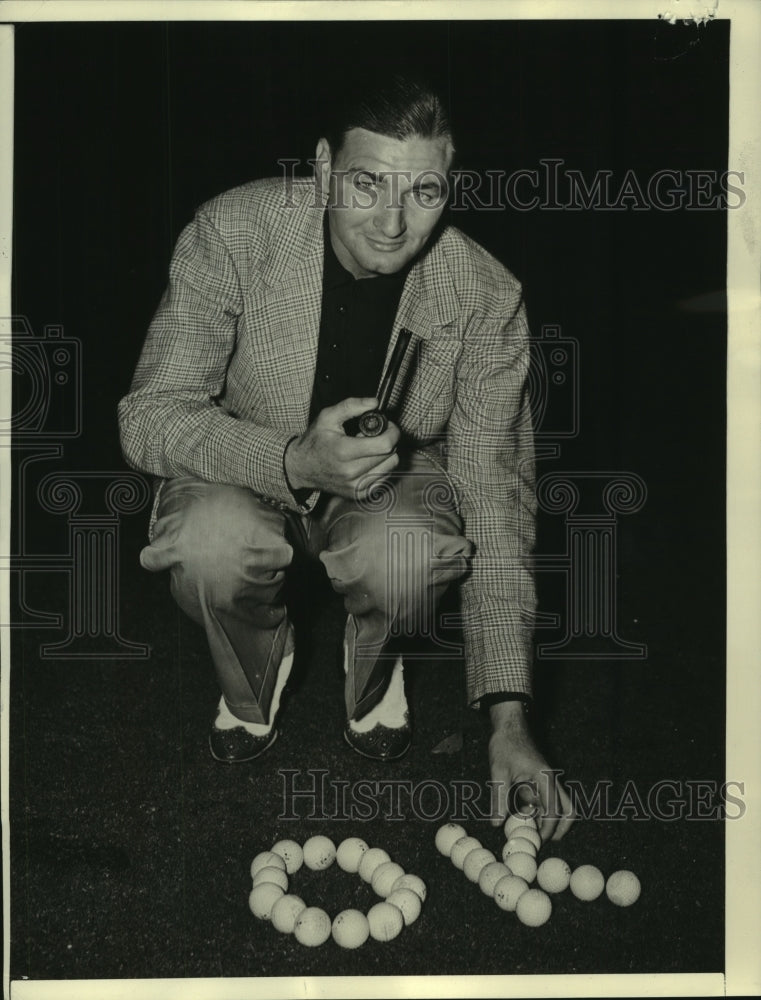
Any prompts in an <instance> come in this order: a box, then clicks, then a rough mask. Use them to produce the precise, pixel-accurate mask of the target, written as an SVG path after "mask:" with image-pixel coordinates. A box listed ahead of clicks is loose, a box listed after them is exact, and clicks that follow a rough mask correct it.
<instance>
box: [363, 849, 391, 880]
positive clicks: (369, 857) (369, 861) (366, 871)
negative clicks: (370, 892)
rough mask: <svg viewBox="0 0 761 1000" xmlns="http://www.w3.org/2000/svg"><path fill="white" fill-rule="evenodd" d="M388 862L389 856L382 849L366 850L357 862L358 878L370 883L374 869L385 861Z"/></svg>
mask: <svg viewBox="0 0 761 1000" xmlns="http://www.w3.org/2000/svg"><path fill="white" fill-rule="evenodd" d="M390 860H391V858H390V856H389V855H388V853H387V852H386V851H384V850H383V848H382V847H370V848H368V850H366V851H365V853H364V854H363V855H362V857H361V859H360V862H359V868H358V869H357V871H358V872H359V877H360V878H361V879H362V881H363V882H372V880H373V874H374V872H375V869H376V868H377V867H378V866H379V865H382V864H383V863H384V862H385V861H390Z"/></svg>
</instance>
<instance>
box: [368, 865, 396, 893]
mask: <svg viewBox="0 0 761 1000" xmlns="http://www.w3.org/2000/svg"><path fill="white" fill-rule="evenodd" d="M402 875H404V869H403V868H402V866H401V865H398V864H397V863H396V861H382V862H381V863H380V864H379V865H378V867H377V868H376V869H375V871H374V872H373V877H372V878H371V879H370V884H371V885H372V887H373V891H374V892H377V893H378V895H379V896H382V897H383V899H385V898H386V896H388V895H389V894H390V893H391V890H392V889H393V886H394V883H395V882H396V881H397V880H398V879H400V878H401V877H402Z"/></svg>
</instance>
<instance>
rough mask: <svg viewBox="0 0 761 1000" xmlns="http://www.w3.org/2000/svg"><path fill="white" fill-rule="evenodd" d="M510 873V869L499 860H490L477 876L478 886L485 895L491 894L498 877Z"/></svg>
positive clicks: (501, 877) (500, 877)
mask: <svg viewBox="0 0 761 1000" xmlns="http://www.w3.org/2000/svg"><path fill="white" fill-rule="evenodd" d="M509 874H510V869H509V868H508V867H507V865H505V864H503V863H502V862H501V861H491V862H490V863H489V864H488V865H484V867H483V868H482V869H481V874H480V875H479V876H478V888H479V889H480V890H481V892H482V893H484V895H485V896H493V895H494V888H495V886H496V884H497V882H499V880H500V879H503V878H504V877H505V876H506V875H509Z"/></svg>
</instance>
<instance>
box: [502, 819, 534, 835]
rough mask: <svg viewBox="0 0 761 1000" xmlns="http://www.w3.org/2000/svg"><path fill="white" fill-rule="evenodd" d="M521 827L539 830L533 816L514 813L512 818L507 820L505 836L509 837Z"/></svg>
mask: <svg viewBox="0 0 761 1000" xmlns="http://www.w3.org/2000/svg"><path fill="white" fill-rule="evenodd" d="M521 826H527V827H529V828H530V829H532V830H538V829H539V827H538V826H537V823H536V820H535V819H534V817H533V816H531V815H529V814H528V813H514V814H513V815H512V816H508V817H507V819H506V820H505V825H504V827H503V829H504V831H505V836H506V837H509V836H510V835H511V834H512V832H513V830H516V829H518V827H521Z"/></svg>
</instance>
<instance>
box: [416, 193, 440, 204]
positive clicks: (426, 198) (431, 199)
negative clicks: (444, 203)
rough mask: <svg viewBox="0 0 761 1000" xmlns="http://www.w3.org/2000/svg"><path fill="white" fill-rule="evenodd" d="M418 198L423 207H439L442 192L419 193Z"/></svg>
mask: <svg viewBox="0 0 761 1000" xmlns="http://www.w3.org/2000/svg"><path fill="white" fill-rule="evenodd" d="M417 196H418V200H419V202H420V204H421V205H438V203H439V202H440V201H441V191H418V193H417Z"/></svg>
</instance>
